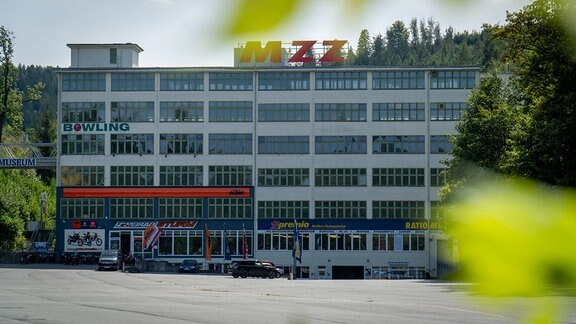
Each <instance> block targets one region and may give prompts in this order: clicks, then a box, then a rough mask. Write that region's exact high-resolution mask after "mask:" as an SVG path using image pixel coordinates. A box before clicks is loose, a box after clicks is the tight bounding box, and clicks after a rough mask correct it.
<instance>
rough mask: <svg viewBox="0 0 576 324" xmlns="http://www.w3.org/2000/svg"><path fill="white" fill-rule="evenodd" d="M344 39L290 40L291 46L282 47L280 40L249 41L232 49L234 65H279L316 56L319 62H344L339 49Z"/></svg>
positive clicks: (306, 61) (304, 61)
mask: <svg viewBox="0 0 576 324" xmlns="http://www.w3.org/2000/svg"><path fill="white" fill-rule="evenodd" d="M346 43H348V41H346V40H325V41H322V42H318V41H315V40H296V41H292V43H291V46H290V45H288V46H287V47H282V43H281V42H280V41H269V42H267V43H266V45H264V46H262V42H260V41H249V42H246V44H245V45H244V46H241V47H239V48H236V49H235V50H234V62H235V63H236V66H255V65H257V66H281V65H290V64H300V63H312V62H314V61H315V58H317V61H318V62H320V63H339V62H344V57H343V56H342V55H341V51H342V49H343V48H344V45H346Z"/></svg>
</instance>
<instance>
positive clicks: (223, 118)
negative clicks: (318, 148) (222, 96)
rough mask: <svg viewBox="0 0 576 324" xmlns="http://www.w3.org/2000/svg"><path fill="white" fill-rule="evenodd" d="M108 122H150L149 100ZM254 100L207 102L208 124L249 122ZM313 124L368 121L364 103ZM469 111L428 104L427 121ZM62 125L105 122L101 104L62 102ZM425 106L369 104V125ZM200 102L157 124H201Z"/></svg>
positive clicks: (299, 117)
mask: <svg viewBox="0 0 576 324" xmlns="http://www.w3.org/2000/svg"><path fill="white" fill-rule="evenodd" d="M110 106H111V109H110V116H111V117H110V120H111V121H112V122H128V123H132V122H154V121H155V117H154V102H153V101H118V102H116V101H113V102H111V103H110ZM252 107H253V104H252V101H209V102H208V109H209V110H208V112H209V113H208V120H209V121H210V122H252V109H253V108H252ZM314 107H315V108H314V121H317V122H328V121H342V122H365V121H367V114H368V110H367V105H366V104H365V103H316V104H315V106H314ZM466 109H468V104H467V103H465V102H446V103H438V102H433V103H430V120H431V121H454V120H460V119H461V117H462V114H463V113H464V111H466ZM61 115H62V122H63V123H82V122H94V123H103V122H105V104H104V102H65V103H62V114H61ZM424 115H425V110H424V103H423V102H419V103H373V104H372V121H424V120H425V119H424ZM203 121H204V102H203V101H162V102H160V122H203ZM258 121H259V122H287V121H289V122H309V121H310V104H309V103H275V104H272V103H269V104H259V105H258Z"/></svg>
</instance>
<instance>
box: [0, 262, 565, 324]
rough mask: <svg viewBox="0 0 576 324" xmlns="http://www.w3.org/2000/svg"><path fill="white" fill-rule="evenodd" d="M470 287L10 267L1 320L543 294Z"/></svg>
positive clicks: (291, 318)
mask: <svg viewBox="0 0 576 324" xmlns="http://www.w3.org/2000/svg"><path fill="white" fill-rule="evenodd" d="M466 286H467V285H464V284H458V283H448V282H440V281H421V280H420V281H419V280H331V281H324V280H293V281H292V280H287V279H286V278H280V279H261V278H246V279H240V278H239V279H234V278H232V276H229V275H208V274H177V273H174V274H172V273H125V272H115V271H105V272H102V271H95V266H75V267H71V266H59V265H0V323H139V324H142V323H292V324H294V323H519V322H523V321H524V320H526V319H529V318H531V317H530V316H532V315H533V314H532V312H533V310H534V309H537V306H538V305H539V302H540V301H539V299H538V298H515V299H511V300H502V299H499V300H494V299H486V298H481V297H478V296H473V294H471V293H470V292H469V291H468V289H467V287H466ZM550 298H553V299H552V302H553V304H554V305H555V306H558V309H563V310H564V312H562V313H561V314H562V316H559V317H558V318H557V320H558V322H562V323H576V314H575V313H574V312H575V311H574V310H576V301H575V299H574V298H569V297H548V299H547V301H551V299H550ZM558 314H560V313H558Z"/></svg>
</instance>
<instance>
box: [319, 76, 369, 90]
mask: <svg viewBox="0 0 576 324" xmlns="http://www.w3.org/2000/svg"><path fill="white" fill-rule="evenodd" d="M366 83H367V78H366V72H316V90H366Z"/></svg>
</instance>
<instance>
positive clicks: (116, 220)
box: [56, 187, 453, 279]
mask: <svg viewBox="0 0 576 324" xmlns="http://www.w3.org/2000/svg"><path fill="white" fill-rule="evenodd" d="M168 197H169V198H168ZM165 199H168V200H169V201H168V202H166V201H164V200H165ZM170 199H173V200H174V199H176V200H177V201H176V200H174V201H172V200H170ZM182 199H183V200H187V199H192V201H187V202H186V203H183V201H182ZM242 199H248V200H252V199H253V188H251V187H242V188H237V187H234V188H224V187H219V188H210V187H205V188H59V190H58V206H59V208H58V214H57V244H56V248H57V252H58V253H59V254H61V253H64V254H66V253H92V254H98V253H99V252H100V251H102V250H104V249H118V250H120V251H121V252H122V253H123V254H124V255H129V256H131V257H133V258H134V259H136V260H147V261H152V260H153V261H158V262H167V263H170V264H178V263H181V262H182V261H183V260H185V259H194V260H196V261H197V262H198V263H199V264H200V265H201V267H202V269H203V270H205V271H214V272H226V270H227V267H228V266H229V265H230V264H231V263H232V262H233V261H234V260H241V259H260V260H269V261H272V262H274V263H275V264H276V266H278V267H282V268H284V271H285V273H289V272H291V271H292V268H293V265H294V259H293V257H292V250H293V246H294V234H295V232H296V231H295V227H297V233H298V235H299V240H300V243H301V247H302V254H301V256H302V257H301V262H297V263H296V277H297V278H309V279H424V278H428V277H431V278H441V277H443V276H444V275H446V274H448V273H449V272H450V271H451V264H452V260H453V252H452V246H453V245H452V242H451V241H450V240H448V239H447V238H446V237H445V236H444V234H443V232H442V230H441V229H442V228H441V225H440V224H438V223H437V222H433V221H430V220H425V219H377V220H375V219H307V218H296V219H286V218H258V217H248V218H220V217H218V215H219V214H218V213H217V212H218V210H217V209H214V208H212V207H211V206H213V205H214V204H213V202H209V201H208V200H230V201H233V200H242ZM119 203H122V204H123V205H122V206H118V205H119ZM166 203H175V204H177V205H178V206H180V208H184V207H185V206H188V205H190V206H191V207H190V209H187V210H188V212H190V213H192V214H191V217H179V218H167V217H160V215H166V212H164V211H162V210H161V209H162V208H166V206H164V205H163V204H166ZM187 204H188V205H187ZM240 205H242V204H240ZM78 206H80V207H81V208H77V207H78ZM91 206H92V207H91ZM94 206H96V207H94ZM230 206H235V208H238V206H239V204H237V203H234V202H231V203H230ZM242 206H243V205H242ZM243 207H244V208H251V207H246V206H243ZM83 209H85V211H86V212H83V211H82V210H83ZM76 211H78V212H76ZM115 213H117V214H115ZM118 213H120V214H122V215H132V217H130V218H125V217H118ZM174 213H177V214H181V212H180V211H174ZM248 214H250V215H253V213H252V212H250V213H248ZM142 215H143V216H144V217H142Z"/></svg>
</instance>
